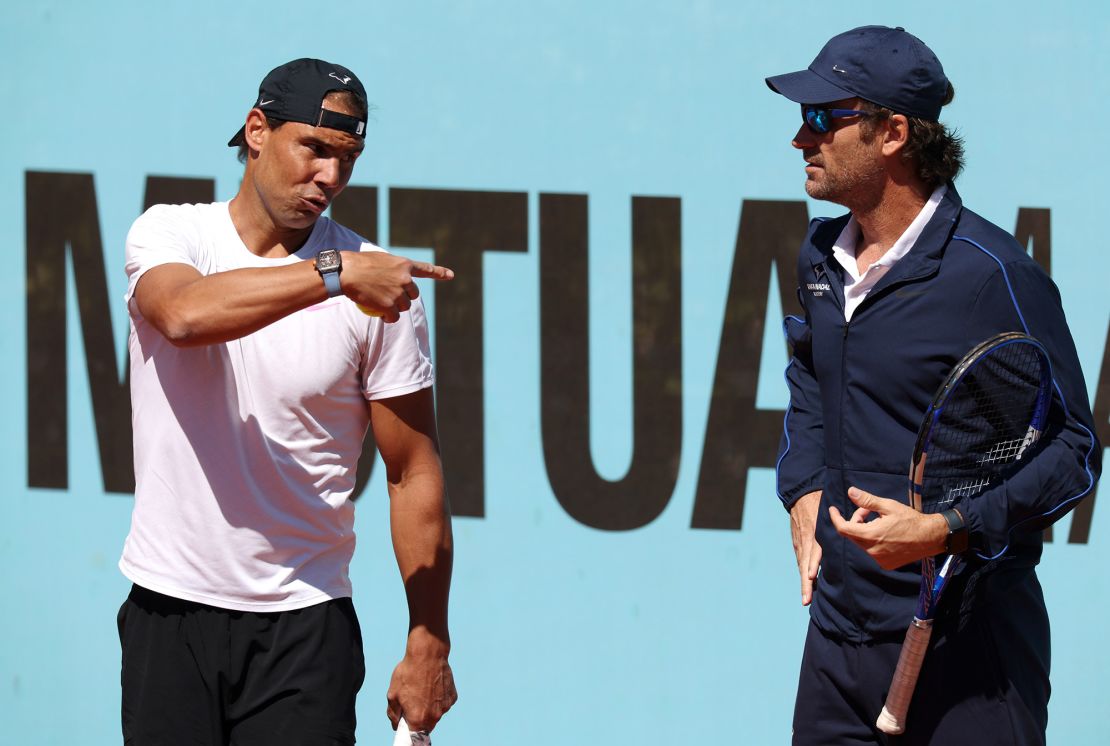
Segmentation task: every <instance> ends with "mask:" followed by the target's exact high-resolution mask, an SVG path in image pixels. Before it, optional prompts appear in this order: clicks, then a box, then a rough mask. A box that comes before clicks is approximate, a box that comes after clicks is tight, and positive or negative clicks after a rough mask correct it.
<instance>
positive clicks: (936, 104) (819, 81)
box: [767, 26, 948, 122]
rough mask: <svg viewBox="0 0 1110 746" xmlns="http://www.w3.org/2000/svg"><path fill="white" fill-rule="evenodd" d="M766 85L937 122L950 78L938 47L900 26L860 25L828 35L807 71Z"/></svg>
mask: <svg viewBox="0 0 1110 746" xmlns="http://www.w3.org/2000/svg"><path fill="white" fill-rule="evenodd" d="M767 86H768V87H769V88H770V89H771V90H772V91H774V92H775V93H781V94H782V95H783V96H786V97H787V98H788V99H790V100H791V101H793V102H795V103H798V104H824V103H828V102H830V101H839V100H840V99H844V98H856V97H858V98H862V99H865V100H867V101H870V102H871V103H874V104H878V105H879V106H883V107H885V108H887V109H890V110H892V111H894V112H896V113H898V114H905V115H906V116H911V117H918V118H920V119H925V120H927V121H930V122H935V121H937V119H939V118H940V109H941V106H943V105H944V99H945V97H946V95H947V93H948V78H947V77H945V75H944V68H942V67H941V65H940V60H938V59H937V56H936V55H935V54H933V50H931V49H929V47H927V46H925V42H923V41H921V40H920V39H918V38H917V37H916V36H914V35H913V34H911V33H908V32H907V31H906V30H905V29H904V28H902V27H901V26H899V27H898V28H889V27H887V26H860V27H859V28H854V29H852V30H851V31H845V32H844V33H843V34H837V35H836V36H834V37H833V38H831V39H829V41H828V43H827V44H825V46H824V47H823V48H822V49H821V51H820V52H819V53H818V55H817V57H816V58H815V59H814V60H813V63H812V64H811V65H810V66H809V68H808V69H806V70H799V71H798V72H796V73H786V74H785V75H776V76H774V77H771V78H767Z"/></svg>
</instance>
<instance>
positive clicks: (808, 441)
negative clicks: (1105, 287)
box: [767, 26, 1102, 746]
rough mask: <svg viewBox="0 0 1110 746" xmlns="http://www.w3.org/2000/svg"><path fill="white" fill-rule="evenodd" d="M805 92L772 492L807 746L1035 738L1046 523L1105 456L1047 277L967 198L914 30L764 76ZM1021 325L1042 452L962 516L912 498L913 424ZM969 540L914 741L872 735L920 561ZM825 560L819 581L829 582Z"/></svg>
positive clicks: (797, 721) (797, 719) (801, 735)
mask: <svg viewBox="0 0 1110 746" xmlns="http://www.w3.org/2000/svg"><path fill="white" fill-rule="evenodd" d="M767 85H768V86H770V87H771V89H772V90H774V91H775V92H777V93H780V94H782V95H783V96H785V97H786V98H788V99H790V100H791V101H794V102H796V103H799V104H801V105H802V117H803V124H802V126H801V128H800V129H799V130H798V132H797V134H796V135H795V136H794V140H793V142H792V144H793V146H794V147H795V148H797V149H799V150H800V151H801V153H802V156H803V158H804V160H805V171H806V183H805V187H806V192H807V193H808V194H809V196H810V197H813V198H815V199H822V200H828V201H831V202H835V203H838V204H841V205H844V206H845V207H847V208H848V209H849V210H850V213H849V214H848V215H845V216H843V217H841V218H838V219H833V220H821V219H818V220H814V221H813V223H812V224H811V225H810V229H809V233H808V235H807V236H806V239H805V241H804V243H803V244H802V247H801V252H800V255H799V258H798V292H799V297H800V299H801V301H802V304H803V306H804V308H805V318H804V319H798V318H794V317H791V318H788V319H787V321H786V331H787V336H788V338H789V341H790V343H791V346H792V349H793V357H792V360H791V363H790V366H789V368H788V370H787V380H788V382H789V385H790V407H789V410H788V412H787V418H786V425H785V432H784V434H783V439H782V446H781V448H780V457H779V462H778V490H779V496H780V498H781V499H782V501H783V504H784V505H785V506H786V508H787V509H788V510H789V511H790V518H791V533H792V538H793V541H794V548H795V552H796V554H797V560H798V570H799V573H800V575H801V586H802V603H803V604H811V602H812V604H811V608H810V612H811V624H810V630H809V633H808V635H807V639H806V647H805V653H804V655H803V660H802V670H801V676H800V680H799V686H798V695H797V701H796V704H795V712H794V743H795V744H873V743H897V744H918V743H921V744H945V745H946V746H951V745H958V744H976V746H981V745H982V744H990V743H998V744H1039V743H1043V742H1044V737H1045V727H1046V723H1047V718H1048V710H1047V707H1048V695H1049V681H1048V673H1049V628H1048V616H1047V613H1046V610H1045V605H1044V599H1043V597H1042V594H1041V590H1040V585H1039V583H1038V581H1037V576H1036V572H1035V566H1036V564H1037V562H1038V561H1039V559H1040V555H1041V549H1042V537H1041V530H1042V529H1043V528H1044V527H1045V526H1047V525H1049V524H1051V523H1052V522H1053V521H1054V520H1056V519H1057V518H1059V517H1060V516H1061V515H1063V514H1064V513H1065V512H1067V511H1068V510H1069V509H1071V508H1073V507H1074V506H1075V505H1076V503H1077V502H1078V501H1079V500H1080V499H1082V497H1083V496H1084V495H1086V494H1088V493H1089V492H1090V490H1091V488H1092V486H1093V485H1094V482H1095V480H1096V479H1097V478H1098V474H1099V469H1100V465H1099V461H1100V458H1101V454H1102V449H1101V446H1100V445H1099V444H1098V442H1097V440H1096V438H1095V436H1094V434H1093V430H1094V426H1093V424H1092V417H1091V409H1090V405H1089V403H1088V398H1087V387H1086V384H1085V383H1084V381H1083V375H1082V371H1081V370H1080V366H1079V361H1078V359H1077V356H1076V352H1075V346H1074V343H1073V342H1072V338H1071V334H1070V332H1069V331H1068V327H1067V322H1066V320H1065V318H1064V313H1063V310H1062V308H1061V305H1060V295H1059V291H1058V290H1057V288H1056V286H1055V285H1054V284H1053V282H1052V280H1051V279H1050V278H1049V277H1048V276H1047V275H1046V274H1045V273H1044V271H1043V270H1042V269H1041V268H1040V267H1039V266H1038V265H1037V264H1036V263H1035V262H1034V261H1033V260H1032V259H1031V258H1030V257H1029V256H1028V255H1027V254H1026V252H1025V250H1024V248H1023V247H1021V246H1020V245H1018V243H1017V242H1016V241H1015V240H1014V239H1013V237H1012V236H1010V235H1009V234H1007V233H1006V232H1005V231H1004V230H1002V229H1001V228H999V227H997V226H995V225H993V224H991V223H989V222H987V221H986V220H984V219H983V218H981V217H980V216H978V215H976V214H975V213H973V212H972V211H970V210H968V209H966V208H964V206H963V203H962V201H961V200H960V196H959V194H957V192H956V189H955V187H954V186H953V183H952V182H953V180H954V179H955V178H956V176H957V174H958V173H959V171H960V170H961V168H962V166H963V147H962V143H961V142H960V140H959V138H958V137H956V136H954V135H953V134H952V133H951V132H950V131H949V130H948V129H947V128H946V127H945V126H944V125H943V124H941V123H940V122H939V121H938V120H939V117H940V111H941V107H942V106H944V105H945V104H947V103H948V102H949V101H951V99H952V96H953V88H952V85H951V83H950V82H949V81H948V79H947V77H945V74H944V71H943V69H942V67H941V64H940V62H939V61H938V60H937V58H936V56H935V55H934V54H933V52H932V51H931V50H930V49H929V48H928V47H927V46H925V44H924V43H922V42H921V41H920V40H919V39H917V38H916V37H914V36H912V35H910V34H908V33H906V32H905V31H904V30H903V29H901V28H898V29H891V28H886V27H882V26H866V27H862V28H858V29H853V30H851V31H848V32H846V33H843V34H840V35H838V36H836V37H833V39H831V40H830V41H829V42H828V43H827V44H826V45H825V47H824V48H823V49H822V50H821V52H820V54H818V56H817V58H816V59H815V60H814V61H813V64H811V65H810V66H809V68H808V69H806V70H802V71H799V72H796V73H789V74H786V75H779V76H775V77H772V78H768V79H767ZM1004 331H1022V332H1025V333H1027V334H1030V335H1033V336H1034V337H1036V338H1037V339H1039V340H1040V341H1041V342H1042V343H1043V344H1044V345H1045V347H1046V348H1047V349H1048V352H1049V356H1050V359H1051V362H1052V366H1053V374H1054V382H1055V385H1056V386H1055V390H1056V392H1057V395H1056V397H1055V399H1054V402H1053V407H1052V412H1051V415H1050V417H1051V425H1050V427H1049V428H1048V431H1047V432H1046V435H1045V437H1044V438H1043V439H1042V442H1041V444H1039V448H1038V450H1037V452H1036V454H1035V456H1034V457H1033V458H1032V459H1030V460H1029V462H1028V463H1027V464H1025V465H1024V466H1023V468H1021V469H1020V470H1019V471H1018V472H1017V473H1016V474H1015V475H1014V476H1013V477H1012V478H1010V479H1008V480H1007V481H1005V482H1004V483H1002V484H1000V485H998V486H996V487H993V488H991V489H990V490H989V491H988V492H987V493H985V494H984V495H982V496H980V497H979V498H977V499H975V500H973V501H966V500H965V501H963V502H960V503H958V504H957V505H956V506H955V508H956V512H955V513H954V514H952V515H953V516H954V517H953V519H952V520H951V521H949V520H946V518H945V517H943V516H941V515H939V514H938V515H923V514H921V513H918V512H916V511H914V510H913V509H912V508H910V507H909V505H908V504H907V501H906V498H905V495H906V483H907V477H906V471H907V465H908V462H909V458H910V454H911V453H912V451H913V445H914V440H915V438H916V435H917V429H918V426H919V424H920V421H921V417H922V415H923V413H924V412H925V410H926V408H927V407H928V405H929V403H930V401H931V400H932V397H933V394H934V393H935V391H936V389H937V387H938V386H939V385H940V383H941V381H942V380H943V379H944V377H945V375H946V374H947V372H948V370H949V369H950V368H951V367H952V366H953V365H954V364H955V363H956V362H957V361H958V360H959V359H960V358H961V357H963V355H964V354H965V353H967V352H968V351H969V350H970V349H971V348H972V347H974V346H975V345H976V344H978V343H979V342H982V341H983V340H985V339H987V338H989V337H991V336H993V335H995V334H997V333H1000V332H1004ZM950 552H959V553H963V554H964V556H965V558H966V559H967V564H966V566H965V567H964V570H963V572H962V573H961V574H960V575H959V576H957V577H956V578H954V579H953V580H952V582H951V584H950V586H949V588H948V590H947V591H946V595H945V602H944V603H943V604H942V608H941V610H940V611H939V613H938V617H937V620H936V622H935V626H934V633H933V643H932V645H931V647H930V650H929V652H928V654H927V655H926V658H925V664H924V666H923V669H922V673H921V678H920V680H919V683H918V691H917V694H916V695H915V697H914V700H913V703H912V704H911V708H910V712H909V715H908V723H909V726H908V728H907V732H906V734H905V735H903V736H900V737H898V738H892V739H888V738H887V737H886V736H885V735H883V734H882V733H880V732H878V731H877V730H876V729H875V725H874V723H875V718H876V716H877V715H878V713H879V711H880V709H881V708H882V705H883V700H884V698H885V695H886V691H887V688H888V687H889V684H890V680H891V674H892V673H893V670H894V666H895V663H896V661H897V659H898V654H899V650H900V648H901V643H902V639H903V637H904V635H905V630H906V627H907V625H908V623H909V621H910V619H911V618H912V616H913V612H914V606H915V601H916V598H917V595H918V590H919V582H920V581H919V579H920V576H919V560H921V559H922V558H924V557H927V556H931V555H936V554H942V553H950ZM818 568H820V573H818Z"/></svg>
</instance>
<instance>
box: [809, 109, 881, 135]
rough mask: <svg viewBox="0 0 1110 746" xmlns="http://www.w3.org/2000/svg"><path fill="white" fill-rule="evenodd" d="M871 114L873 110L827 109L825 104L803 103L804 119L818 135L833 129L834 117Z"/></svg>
mask: <svg viewBox="0 0 1110 746" xmlns="http://www.w3.org/2000/svg"><path fill="white" fill-rule="evenodd" d="M869 116H872V113H871V112H869V111H860V110H859V109H826V108H824V107H823V106H811V105H809V104H802V119H804V120H805V123H806V126H807V127H809V129H810V131H811V132H813V133H814V134H817V135H823V134H825V133H826V132H828V131H829V130H831V129H832V120H834V119H847V118H849V117H869Z"/></svg>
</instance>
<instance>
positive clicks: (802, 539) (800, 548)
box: [790, 490, 821, 606]
mask: <svg viewBox="0 0 1110 746" xmlns="http://www.w3.org/2000/svg"><path fill="white" fill-rule="evenodd" d="M820 507H821V491H820V490H817V491H816V492H810V493H807V494H805V495H802V496H801V497H800V498H798V501H797V502H795V503H794V505H793V506H792V507H791V508H790V539H791V541H792V542H793V543H794V556H795V557H796V558H797V560H798V575H799V576H801V579H802V606H809V603H810V601H812V600H813V582H814V581H815V580H817V571H818V569H819V568H820V567H821V545H820V544H818V543H817V537H816V531H817V511H818V510H819V509H820Z"/></svg>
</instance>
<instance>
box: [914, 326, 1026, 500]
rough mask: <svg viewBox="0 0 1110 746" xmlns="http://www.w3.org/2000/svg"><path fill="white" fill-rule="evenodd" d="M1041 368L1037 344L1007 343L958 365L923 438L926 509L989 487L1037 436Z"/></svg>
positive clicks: (923, 486)
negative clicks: (964, 365)
mask: <svg viewBox="0 0 1110 746" xmlns="http://www.w3.org/2000/svg"><path fill="white" fill-rule="evenodd" d="M1042 368H1043V365H1042V357H1041V354H1040V351H1039V349H1038V348H1036V347H1034V346H1033V345H1029V344H1009V345H1005V346H1002V347H998V348H994V349H993V350H990V351H989V352H988V353H987V354H986V355H985V356H983V357H980V358H978V359H976V360H975V361H973V362H972V363H971V364H969V365H968V367H967V369H966V370H964V371H963V374H962V376H961V377H959V378H958V379H957V380H956V382H955V384H954V385H952V386H951V387H950V389H949V391H948V392H947V398H946V399H945V400H944V402H943V403H942V405H940V406H937V407H935V411H934V417H933V423H932V427H931V428H930V432H929V437H928V439H927V441H926V442H925V443H924V444H923V452H927V454H928V469H927V470H926V471H927V474H926V478H925V479H924V480H923V484H922V487H921V495H922V508H923V509H924V510H925V512H939V511H941V510H944V509H946V508H947V507H948V506H949V505H951V504H952V503H955V502H957V501H959V500H961V499H963V498H965V497H971V496H973V495H976V494H978V493H980V492H982V491H983V490H985V489H987V488H989V487H990V486H991V485H992V484H994V483H996V482H997V481H999V480H1000V479H1001V477H1002V476H1003V475H1004V474H1005V473H1006V471H1007V469H1008V468H1009V467H1010V466H1011V465H1012V464H1014V463H1015V462H1017V461H1019V460H1020V459H1021V456H1022V455H1023V454H1024V452H1025V450H1026V449H1027V448H1028V447H1029V445H1030V444H1032V443H1033V442H1034V441H1036V439H1037V437H1038V436H1039V435H1040V431H1039V429H1038V427H1037V425H1039V423H1037V422H1034V420H1035V419H1036V417H1037V412H1038V407H1039V393H1040V391H1041V390H1042V387H1043V385H1044V379H1043V371H1042ZM1031 423H1032V424H1031Z"/></svg>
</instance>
